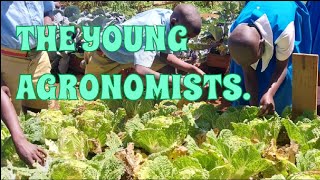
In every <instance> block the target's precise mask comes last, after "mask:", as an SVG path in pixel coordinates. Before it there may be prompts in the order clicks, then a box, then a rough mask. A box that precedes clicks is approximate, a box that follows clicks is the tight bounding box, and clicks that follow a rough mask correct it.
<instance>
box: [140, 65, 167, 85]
mask: <svg viewBox="0 0 320 180" xmlns="http://www.w3.org/2000/svg"><path fill="white" fill-rule="evenodd" d="M135 70H136V72H137V73H138V74H139V75H142V76H143V75H146V74H153V75H154V76H155V78H156V79H157V80H159V79H160V73H159V72H157V71H154V70H152V69H150V68H147V67H144V66H141V65H138V64H137V65H135ZM171 82H172V79H171V76H169V83H171Z"/></svg>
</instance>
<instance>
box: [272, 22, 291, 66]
mask: <svg viewBox="0 0 320 180" xmlns="http://www.w3.org/2000/svg"><path fill="white" fill-rule="evenodd" d="M294 42H295V28H294V22H293V21H292V22H291V23H290V24H289V25H288V26H287V27H286V29H285V30H284V31H283V32H282V33H281V34H280V36H279V37H278V39H277V40H276V41H275V44H276V58H277V59H278V60H279V61H284V60H287V59H288V58H289V57H290V55H291V54H292V52H293V48H294Z"/></svg>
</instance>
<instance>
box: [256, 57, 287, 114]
mask: <svg viewBox="0 0 320 180" xmlns="http://www.w3.org/2000/svg"><path fill="white" fill-rule="evenodd" d="M287 66H288V59H287V60H285V61H279V60H277V64H276V70H275V71H274V72H273V74H272V77H271V81H270V85H269V88H268V90H267V92H266V93H265V94H264V95H263V96H262V98H261V100H260V105H262V109H261V112H260V113H261V115H267V114H272V113H274V110H275V103H274V100H273V97H274V95H275V94H276V92H277V91H278V89H279V87H280V86H281V84H282V82H283V81H284V79H285V77H286V75H287Z"/></svg>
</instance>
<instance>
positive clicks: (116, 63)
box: [85, 4, 205, 82]
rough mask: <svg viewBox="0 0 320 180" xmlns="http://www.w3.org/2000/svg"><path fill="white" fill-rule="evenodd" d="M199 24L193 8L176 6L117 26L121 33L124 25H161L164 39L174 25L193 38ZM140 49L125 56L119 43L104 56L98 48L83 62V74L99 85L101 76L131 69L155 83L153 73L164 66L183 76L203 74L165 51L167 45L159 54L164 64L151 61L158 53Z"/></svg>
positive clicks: (146, 12) (198, 17)
mask: <svg viewBox="0 0 320 180" xmlns="http://www.w3.org/2000/svg"><path fill="white" fill-rule="evenodd" d="M201 24H202V20H201V17H200V15H199V13H198V11H197V9H196V8H195V7H194V6H192V5H189V4H180V5H178V6H176V7H175V9H174V11H172V10H167V9H152V10H148V11H145V12H142V13H140V14H137V15H136V16H134V17H132V18H131V19H130V20H128V21H125V22H124V23H122V24H120V25H117V26H118V27H119V28H120V29H122V28H123V26H124V25H141V26H146V25H148V26H156V25H164V26H165V27H166V36H165V37H166V38H167V37H168V33H169V31H170V28H172V27H173V26H175V25H184V26H185V27H186V29H187V32H188V33H187V37H188V38H193V37H195V36H197V35H198V34H199V33H200V31H201ZM113 39H114V37H113V36H112V35H110V41H111V42H112V41H113ZM144 39H145V37H143V41H144ZM144 46H145V45H144V44H143V45H142V48H141V49H140V50H139V51H138V52H129V51H128V50H126V49H125V47H124V43H122V46H121V47H120V49H119V50H118V51H116V52H108V51H107V50H106V49H104V47H103V46H102V44H101V45H100V49H101V51H102V52H99V51H96V52H93V53H92V54H91V56H89V57H87V58H85V60H86V61H87V65H86V66H85V73H86V74H93V75H95V76H96V78H97V79H99V81H100V82H101V78H100V75H101V74H106V73H107V74H114V73H115V74H117V73H119V72H120V71H121V70H123V69H127V68H130V67H134V69H135V71H136V72H137V73H138V74H140V75H145V74H153V75H155V77H156V79H159V77H160V73H158V72H156V71H157V70H159V69H161V68H162V67H164V66H165V65H166V64H169V65H172V66H174V67H175V68H177V69H180V70H183V71H186V72H190V73H196V74H200V75H203V74H205V73H204V72H203V71H202V70H200V69H199V68H197V67H196V66H194V65H191V64H188V63H186V62H184V61H182V60H181V59H179V58H177V57H176V56H175V55H174V54H173V52H171V51H170V49H169V48H168V44H166V47H167V48H166V52H161V53H160V59H164V61H165V62H161V61H159V59H156V60H155V58H156V56H157V55H159V53H158V52H156V51H144V48H145V47H144ZM170 81H171V80H170Z"/></svg>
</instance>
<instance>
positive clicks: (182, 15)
mask: <svg viewBox="0 0 320 180" xmlns="http://www.w3.org/2000/svg"><path fill="white" fill-rule="evenodd" d="M170 25H171V27H173V26H176V25H182V26H184V27H185V28H186V29H187V37H188V38H193V37H196V36H197V35H199V34H200V31H201V25H202V20H201V16H200V14H199V12H198V10H197V8H196V7H194V6H193V5H191V4H179V5H177V6H176V7H175V8H174V10H173V13H172V15H171V17H170Z"/></svg>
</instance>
